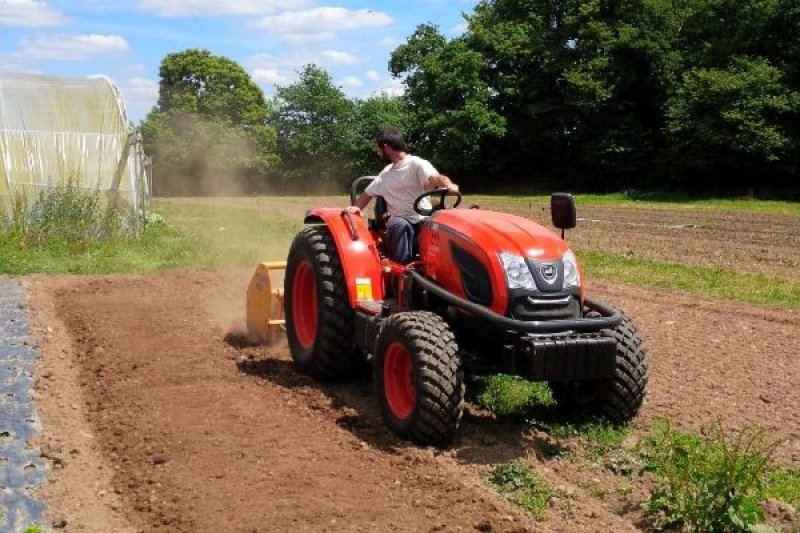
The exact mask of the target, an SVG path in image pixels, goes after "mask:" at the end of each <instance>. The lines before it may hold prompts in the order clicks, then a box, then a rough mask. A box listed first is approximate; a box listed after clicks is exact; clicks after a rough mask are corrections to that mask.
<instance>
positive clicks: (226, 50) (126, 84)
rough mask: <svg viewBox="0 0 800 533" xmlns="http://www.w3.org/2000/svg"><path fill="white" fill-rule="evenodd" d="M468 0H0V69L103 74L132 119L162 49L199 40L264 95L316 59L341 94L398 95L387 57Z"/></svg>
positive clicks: (446, 28)
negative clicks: (119, 92) (424, 26)
mask: <svg viewBox="0 0 800 533" xmlns="http://www.w3.org/2000/svg"><path fill="white" fill-rule="evenodd" d="M476 3H477V0H405V1H402V2H379V1H377V0H330V1H326V0H294V1H285V0H227V1H223V0H105V1H104V0H73V1H69V2H68V1H63V0H0V70H7V71H17V72H38V73H43V74H52V75H59V76H90V75H95V74H105V75H107V76H109V77H110V78H112V79H113V80H114V81H115V82H116V83H117V85H118V86H119V87H120V88H121V89H122V91H123V94H124V95H125V101H126V104H127V107H128V114H129V117H130V119H131V120H133V121H134V122H138V121H139V120H140V119H141V118H143V117H144V115H145V114H146V113H147V112H148V111H149V110H150V108H152V106H153V104H154V103H155V101H156V98H157V95H158V66H159V63H160V62H161V59H162V58H163V57H164V56H165V55H166V54H168V53H171V52H177V51H180V50H185V49H187V48H205V49H208V50H211V51H212V52H213V53H215V54H219V55H224V56H226V57H229V58H231V59H233V60H234V61H236V62H238V63H239V64H240V65H242V66H243V67H244V68H245V69H246V70H247V71H248V72H249V73H250V75H251V76H252V77H253V79H254V80H255V81H256V82H257V83H258V84H259V85H260V86H261V87H262V88H263V89H264V92H265V93H266V94H268V95H271V94H274V92H275V84H279V85H286V84H289V83H292V81H294V80H295V79H296V73H297V70H298V69H299V68H300V67H302V66H303V65H305V64H307V63H316V64H318V65H320V66H322V67H324V68H325V69H326V70H328V72H330V74H331V76H332V77H333V80H334V83H335V84H336V85H339V86H340V87H342V89H343V90H344V92H345V93H346V94H347V95H349V96H351V97H359V98H363V97H367V96H370V95H372V94H375V93H377V92H386V93H388V94H399V93H400V92H401V91H402V84H401V83H400V82H399V81H398V80H393V79H392V78H391V76H390V74H389V72H388V69H387V63H388V60H389V55H390V53H391V52H392V50H393V49H394V48H395V47H397V46H398V45H399V44H401V43H403V42H404V41H405V40H406V38H407V37H408V36H409V35H410V34H411V33H412V32H413V31H414V28H416V26H417V25H418V24H421V23H424V22H432V23H434V24H436V25H438V26H439V27H440V28H441V30H442V32H443V33H444V34H445V35H448V36H452V35H457V34H458V33H460V32H461V31H463V28H464V18H463V16H462V13H465V12H466V13H469V12H471V11H472V8H473V7H474V6H475V4H476Z"/></svg>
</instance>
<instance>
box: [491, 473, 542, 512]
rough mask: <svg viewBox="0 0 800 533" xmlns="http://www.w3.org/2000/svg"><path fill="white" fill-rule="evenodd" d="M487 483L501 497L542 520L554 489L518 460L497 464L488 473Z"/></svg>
mask: <svg viewBox="0 0 800 533" xmlns="http://www.w3.org/2000/svg"><path fill="white" fill-rule="evenodd" d="M489 483H490V484H491V485H492V486H493V487H495V488H496V489H497V490H498V492H500V494H502V495H503V497H505V498H508V499H509V500H511V501H512V502H514V503H516V504H517V505H519V506H521V507H523V508H524V509H526V510H528V511H529V512H530V513H531V514H532V515H533V517H534V518H535V519H536V520H543V519H544V518H545V512H546V511H547V509H548V508H549V507H550V500H551V498H553V496H555V495H556V491H555V490H554V489H553V488H552V487H550V486H549V485H548V484H547V482H546V481H545V480H544V479H543V478H542V477H541V476H539V474H537V473H536V472H534V471H533V470H531V469H530V468H528V467H527V466H525V465H524V464H523V463H522V462H520V461H513V462H511V463H506V464H502V465H499V466H497V467H496V468H495V469H494V470H492V472H491V473H490V474H489Z"/></svg>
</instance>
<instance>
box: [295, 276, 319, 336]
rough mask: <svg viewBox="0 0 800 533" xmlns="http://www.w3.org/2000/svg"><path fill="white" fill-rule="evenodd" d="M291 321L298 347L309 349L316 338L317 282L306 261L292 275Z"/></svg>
mask: <svg viewBox="0 0 800 533" xmlns="http://www.w3.org/2000/svg"><path fill="white" fill-rule="evenodd" d="M292 319H293V322H294V332H295V335H297V341H298V342H299V343H300V346H302V347H303V348H304V349H306V350H309V349H311V348H312V347H313V346H314V341H315V340H316V338H317V282H316V280H315V279H314V270H313V269H312V268H311V265H310V264H309V263H308V261H303V262H302V263H300V265H299V266H298V267H297V270H296V271H295V273H294V282H293V284H292Z"/></svg>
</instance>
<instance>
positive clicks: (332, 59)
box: [320, 50, 361, 65]
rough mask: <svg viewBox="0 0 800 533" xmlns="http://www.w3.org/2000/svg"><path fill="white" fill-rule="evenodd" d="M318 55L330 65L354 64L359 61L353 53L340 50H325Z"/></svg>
mask: <svg viewBox="0 0 800 533" xmlns="http://www.w3.org/2000/svg"><path fill="white" fill-rule="evenodd" d="M320 57H321V58H322V59H323V60H324V62H325V63H327V64H330V65H355V64H356V63H359V62H360V61H361V60H360V59H359V58H358V56H356V55H355V54H351V53H350V52H343V51H341V50H325V51H323V52H322V53H321V54H320Z"/></svg>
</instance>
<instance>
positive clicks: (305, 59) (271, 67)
mask: <svg viewBox="0 0 800 533" xmlns="http://www.w3.org/2000/svg"><path fill="white" fill-rule="evenodd" d="M360 62H361V59H360V58H359V57H358V56H356V55H355V54H352V53H350V52H344V51H341V50H324V51H322V52H319V53H312V52H310V51H294V52H286V53H283V54H256V55H254V56H251V57H250V58H248V59H247V61H246V65H247V66H248V68H249V69H250V75H251V76H252V77H253V79H254V80H255V81H256V82H258V83H260V84H262V85H289V84H290V83H293V82H294V81H296V80H297V78H298V75H297V73H298V71H300V70H302V68H303V67H304V66H305V65H308V64H311V63H314V64H316V65H319V66H321V67H323V68H327V67H330V66H336V65H351V64H355V63H360ZM359 81H360V80H359Z"/></svg>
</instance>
